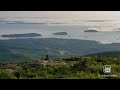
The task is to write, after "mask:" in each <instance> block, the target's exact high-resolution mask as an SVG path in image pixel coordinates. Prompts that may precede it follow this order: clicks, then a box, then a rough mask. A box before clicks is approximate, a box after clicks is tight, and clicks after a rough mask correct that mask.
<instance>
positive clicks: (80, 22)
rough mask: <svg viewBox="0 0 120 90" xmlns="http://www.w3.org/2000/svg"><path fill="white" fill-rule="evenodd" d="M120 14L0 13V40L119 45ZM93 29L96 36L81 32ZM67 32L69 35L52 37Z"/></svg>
mask: <svg viewBox="0 0 120 90" xmlns="http://www.w3.org/2000/svg"><path fill="white" fill-rule="evenodd" d="M119 16H120V11H64V12H63V11H37V12H35V11H31V12H28V11H24V12H23V11H18V12H15V11H14V12H12V11H9V12H8V11H0V39H12V38H4V37H1V35H5V34H23V33H39V34H41V35H42V36H41V37H37V38H65V39H82V40H95V41H99V42H100V43H102V44H107V43H120V17H119ZM88 29H95V30H97V31H99V32H84V31H85V30H88ZM55 32H67V33H68V35H54V34H53V33H55Z"/></svg>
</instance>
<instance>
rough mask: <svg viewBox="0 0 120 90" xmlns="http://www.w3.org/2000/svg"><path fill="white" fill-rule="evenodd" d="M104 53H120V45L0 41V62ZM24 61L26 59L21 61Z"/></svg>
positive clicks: (45, 40)
mask: <svg viewBox="0 0 120 90" xmlns="http://www.w3.org/2000/svg"><path fill="white" fill-rule="evenodd" d="M106 51H120V43H113V44H99V42H96V41H90V40H77V39H57V38H39V39H11V40H0V56H1V57H0V61H4V60H7V61H9V60H14V61H18V60H21V59H20V58H17V57H25V58H28V59H30V58H32V60H34V59H35V60H38V59H43V58H45V57H46V55H48V56H49V58H50V59H52V58H61V57H63V58H64V57H70V56H83V55H89V54H94V53H101V52H106ZM23 60H26V59H23Z"/></svg>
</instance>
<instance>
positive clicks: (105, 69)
mask: <svg viewBox="0 0 120 90" xmlns="http://www.w3.org/2000/svg"><path fill="white" fill-rule="evenodd" d="M103 73H104V74H103V75H100V74H99V76H100V77H107V78H111V77H117V76H118V75H114V74H111V65H104V66H103Z"/></svg>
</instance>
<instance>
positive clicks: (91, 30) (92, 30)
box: [84, 29, 98, 32]
mask: <svg viewBox="0 0 120 90" xmlns="http://www.w3.org/2000/svg"><path fill="white" fill-rule="evenodd" d="M84 32H98V31H97V30H94V29H90V30H85V31H84Z"/></svg>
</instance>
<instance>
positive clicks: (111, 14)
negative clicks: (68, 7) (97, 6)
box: [0, 11, 120, 19]
mask: <svg viewBox="0 0 120 90" xmlns="http://www.w3.org/2000/svg"><path fill="white" fill-rule="evenodd" d="M41 15H42V16H43V15H44V16H50V17H57V18H59V17H69V18H78V17H79V18H86V19H87V18H88V19H89V18H91V19H96V18H99V19H110V18H112V19H119V16H120V11H0V18H1V17H16V16H18V17H34V16H36V17H39V16H41Z"/></svg>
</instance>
